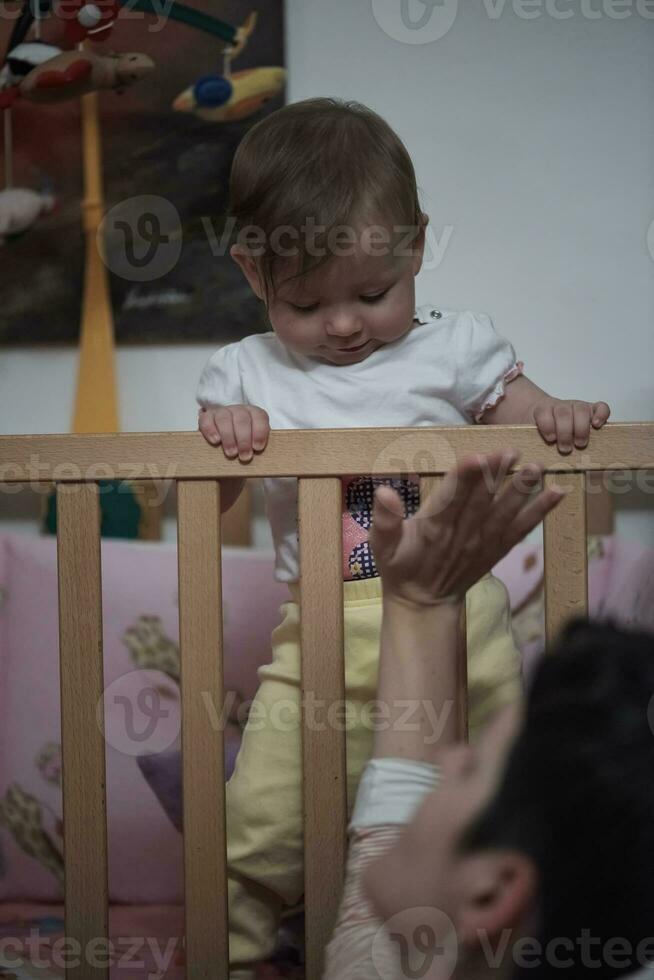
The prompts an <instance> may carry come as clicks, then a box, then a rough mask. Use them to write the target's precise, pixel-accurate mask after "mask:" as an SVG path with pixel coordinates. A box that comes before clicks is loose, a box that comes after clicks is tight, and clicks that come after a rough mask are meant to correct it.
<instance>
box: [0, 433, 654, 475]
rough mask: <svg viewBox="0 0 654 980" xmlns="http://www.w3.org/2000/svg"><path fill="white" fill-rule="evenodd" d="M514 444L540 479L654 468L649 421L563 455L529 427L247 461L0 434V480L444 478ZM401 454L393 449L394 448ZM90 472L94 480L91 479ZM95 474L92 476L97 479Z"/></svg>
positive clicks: (344, 437)
mask: <svg viewBox="0 0 654 980" xmlns="http://www.w3.org/2000/svg"><path fill="white" fill-rule="evenodd" d="M509 445H510V446H513V447H515V448H516V449H518V450H520V451H521V452H522V457H523V459H522V461H523V462H528V461H529V460H540V461H542V462H543V464H544V466H545V469H546V471H548V472H553V473H556V472H583V471H585V470H611V469H623V470H629V469H654V423H651V422H628V423H615V424H610V423H609V424H608V425H606V426H605V427H604V428H603V429H602V430H601V431H600V432H594V433H592V434H591V441H590V445H589V447H588V448H587V449H584V450H575V451H574V452H572V453H570V455H569V456H561V454H560V453H559V452H558V451H557V450H556V448H555V447H553V446H548V445H546V444H545V443H544V442H543V440H542V438H541V437H540V435H539V434H538V432H537V430H536V428H535V426H530V425H506V426H492V425H489V426H476V425H475V426H456V427H451V428H447V427H439V428H418V429H390V428H389V429H298V430H293V431H291V430H284V431H281V430H274V431H273V432H271V434H270V439H269V444H268V447H267V448H266V450H265V452H263V453H257V454H256V455H255V456H254V458H253V459H252V460H251V462H249V463H240V462H239V461H238V460H228V459H226V458H225V456H224V455H223V454H222V453H217V452H216V451H215V449H214V448H213V447H212V446H209V445H208V444H207V443H206V442H205V440H204V438H203V437H202V435H201V434H200V433H199V432H168V433H135V432H125V433H120V434H118V435H102V434H101V435H95V436H87V435H81V434H80V435H77V434H72V435H49V436H0V483H17V482H29V481H35V482H41V483H42V482H46V481H48V480H53V479H56V480H57V481H60V482H62V481H72V482H79V481H86V480H93V479H108V478H110V477H112V478H114V479H160V480H162V479H171V478H172V479H178V480H179V479H200V478H203V479H218V478H219V477H229V476H246V477H263V476H271V477H272V476H334V475H336V474H343V475H345V474H352V475H354V476H359V475H360V476H369V475H375V474H378V475H382V474H385V473H390V472H398V471H399V470H401V469H406V465H405V464H402V465H400V466H399V467H397V466H396V467H394V466H393V465H391V464H392V463H393V460H396V461H397V460H400V461H401V460H402V459H405V460H412V461H415V465H414V472H416V473H417V474H418V475H424V474H427V473H445V472H447V471H448V470H449V469H451V467H452V465H453V464H454V462H455V461H456V460H459V459H461V458H462V457H463V456H467V455H469V454H470V453H488V452H492V451H495V450H498V449H506V447H507V446H509ZM398 447H399V448H398ZM94 468H95V474H94ZM98 468H99V469H100V472H98Z"/></svg>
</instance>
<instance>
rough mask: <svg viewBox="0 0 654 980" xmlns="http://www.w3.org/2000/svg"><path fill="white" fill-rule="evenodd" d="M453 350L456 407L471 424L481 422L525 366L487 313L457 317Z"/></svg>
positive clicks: (468, 313) (467, 313)
mask: <svg viewBox="0 0 654 980" xmlns="http://www.w3.org/2000/svg"><path fill="white" fill-rule="evenodd" d="M455 347H456V370H457V380H456V394H457V401H458V406H459V408H460V409H461V410H462V411H463V412H464V413H465V414H466V415H467V416H468V418H469V419H470V420H471V421H473V422H480V421H481V419H482V416H483V414H484V412H486V411H487V410H488V409H489V408H492V407H493V406H494V405H497V403H498V402H499V401H500V399H501V398H503V396H504V392H505V388H506V385H507V384H508V383H509V382H510V381H513V379H514V378H517V376H518V375H519V374H522V369H523V366H524V365H523V362H522V361H518V360H516V355H515V351H514V349H513V347H512V345H511V344H510V343H509V341H508V340H505V338H504V337H501V336H500V335H499V334H498V333H497V332H496V331H495V327H494V326H493V322H492V320H491V318H490V317H489V316H487V314H486V313H471V312H465V313H461V314H460V315H459V319H458V323H457V325H456V334H455Z"/></svg>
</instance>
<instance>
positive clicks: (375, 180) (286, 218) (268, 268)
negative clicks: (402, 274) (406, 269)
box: [228, 98, 423, 299]
mask: <svg viewBox="0 0 654 980" xmlns="http://www.w3.org/2000/svg"><path fill="white" fill-rule="evenodd" d="M228 217H230V218H231V219H232V224H233V230H234V232H235V233H236V235H237V236H238V240H239V242H240V243H241V244H243V245H245V247H247V248H248V250H249V251H250V253H251V254H252V256H253V257H255V261H256V264H257V268H258V270H259V274H260V277H261V279H262V281H263V286H264V289H265V294H266V299H268V297H269V296H270V294H271V293H272V294H274V292H275V285H276V281H275V278H274V270H275V265H276V263H278V262H279V261H280V260H281V261H282V262H283V261H284V259H287V258H289V257H291V256H292V257H293V258H296V259H297V267H296V271H295V274H294V275H291V276H288V279H296V278H300V277H301V276H304V275H306V274H307V273H309V272H313V271H314V270H315V269H317V268H318V267H319V266H321V265H323V264H324V263H325V262H327V261H328V260H329V259H330V258H332V257H333V255H334V250H333V248H332V247H330V243H331V242H333V240H334V238H333V236H334V234H335V230H336V229H338V228H339V227H341V228H349V229H353V230H354V229H360V228H361V226H363V225H364V224H365V225H367V226H368V227H370V226H371V225H372V224H378V225H380V226H383V227H384V228H386V229H389V232H390V234H389V242H388V246H387V248H388V250H389V251H390V250H391V249H392V248H394V247H395V243H396V242H397V240H398V239H401V240H402V241H403V242H404V243H406V241H407V237H408V240H409V241H411V242H412V241H413V240H414V239H415V238H417V237H418V236H419V234H420V233H421V231H422V229H423V218H422V213H421V209H420V205H419V201H418V190H417V186H416V177H415V172H414V169H413V164H412V162H411V158H410V156H409V154H408V152H407V149H406V147H405V146H404V144H403V143H402V141H401V139H400V138H399V136H398V135H397V134H396V133H395V132H394V131H393V130H392V129H391V127H390V126H389V125H388V123H387V122H386V121H385V120H384V119H382V117H381V116H379V115H378V114H377V113H376V112H373V110H372V109H369V108H367V107H366V106H364V105H361V103H359V102H352V101H347V102H346V101H343V100H340V99H332V98H316V99H305V100H304V101H302V102H294V103H292V104H291V105H288V106H284V107H283V108H282V109H278V110H277V111H276V112H273V113H271V114H270V115H268V116H266V117H265V118H264V119H262V120H261V121H260V122H258V123H257V124H256V125H255V126H253V127H252V129H250V130H249V131H248V132H247V133H246V135H245V136H244V137H243V139H242V140H241V142H240V143H239V146H238V148H237V150H236V154H235V156H234V161H233V164H232V171H231V178H230V192H229V208H228ZM308 226H309V227H311V226H312V227H313V231H312V234H313V238H312V241H311V244H310V247H309V242H308V241H307V227H308ZM248 229H249V230H248ZM407 233H408V236H407ZM252 235H254V242H253V244H254V247H252V242H249V241H248V237H249V236H250V237H251V236H252ZM284 235H286V236H287V238H288V237H289V236H290V237H291V238H292V240H293V242H294V245H293V246H292V248H291V249H289V248H288V246H282V245H281V240H282V237H283V236H284ZM402 236H403V237H402ZM378 242H379V239H378ZM341 254H343V253H341ZM375 254H380V253H379V252H376V253H375Z"/></svg>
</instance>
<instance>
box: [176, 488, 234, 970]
mask: <svg viewBox="0 0 654 980" xmlns="http://www.w3.org/2000/svg"><path fill="white" fill-rule="evenodd" d="M177 494H178V496H177V500H178V504H177V534H178V564H179V642H180V685H181V702H182V759H183V763H182V765H183V805H184V877H185V920H186V976H187V978H188V980H216V978H217V977H227V975H228V972H229V971H228V953H229V934H228V924H227V923H228V919H227V871H226V858H225V762H224V754H223V752H224V749H223V744H224V731H223V730H222V729H221V728H220V727H219V726H217V725H216V724H215V722H213V723H212V718H215V717H216V716H218V717H219V718H221V717H222V716H223V711H222V708H223V703H224V689H223V638H222V578H221V554H220V485H219V483H218V482H217V481H215V480H199V481H184V480H182V481H180V482H179V484H178V489H177Z"/></svg>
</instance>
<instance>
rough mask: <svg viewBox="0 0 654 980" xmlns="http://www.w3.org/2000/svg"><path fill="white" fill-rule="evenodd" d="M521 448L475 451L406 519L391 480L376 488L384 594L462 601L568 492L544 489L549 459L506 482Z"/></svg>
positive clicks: (373, 540)
mask: <svg viewBox="0 0 654 980" xmlns="http://www.w3.org/2000/svg"><path fill="white" fill-rule="evenodd" d="M519 456H520V454H519V453H518V452H516V451H514V450H506V451H504V452H495V453H488V454H486V455H482V456H470V457H466V458H465V459H463V460H462V461H461V462H460V463H459V464H458V465H457V466H455V467H454V468H453V469H452V470H450V471H449V473H448V474H447V475H446V477H445V479H444V480H442V481H440V482H439V484H438V485H437V486H436V488H435V489H434V491H433V492H432V493H431V494H430V495H429V497H428V498H427V499H426V500H424V501H423V502H422V505H421V507H420V509H419V510H418V512H417V513H416V514H415V515H414V516H413V517H410V518H408V519H407V520H404V519H403V508H402V501H401V500H400V497H399V495H398V494H397V493H396V492H395V491H394V490H392V489H391V488H390V487H379V488H378V489H377V491H376V493H375V503H374V510H373V524H372V528H371V532H370V535H369V541H370V545H371V547H372V550H373V552H374V556H375V562H376V564H377V567H378V568H379V571H380V573H381V577H382V585H383V590H384V596H394V597H395V598H399V599H403V600H404V601H406V602H410V603H412V604H414V605H417V606H430V605H436V604H440V603H442V602H443V601H444V600H446V601H447V600H451V601H453V602H457V601H460V600H462V599H463V597H464V596H465V593H466V591H467V590H468V589H469V588H470V587H471V586H472V585H474V584H475V582H477V581H478V580H479V579H480V578H481V577H482V576H483V575H485V574H486V573H487V572H489V571H490V570H491V569H492V568H493V566H494V565H495V564H497V562H498V561H499V560H500V559H501V558H503V557H504V555H506V554H507V552H509V551H510V550H511V548H513V546H514V545H515V544H517V543H518V542H519V541H521V540H522V539H523V538H524V537H525V535H526V534H528V533H529V531H531V529H532V528H534V527H536V525H537V524H539V523H540V522H541V521H542V520H543V518H544V517H545V515H546V514H547V513H549V511H551V510H552V508H553V507H555V506H556V505H557V504H558V503H559V501H560V500H561V499H562V497H563V496H564V491H562V490H560V489H559V488H556V487H549V488H547V489H536V488H537V487H538V485H539V483H540V481H541V477H542V473H543V467H542V466H541V465H540V464H538V463H528V464H526V465H525V466H523V467H521V468H520V469H519V470H517V471H516V472H515V473H514V474H513V475H512V477H511V479H510V480H509V481H507V483H506V484H505V485H504V486H502V482H503V480H504V477H505V476H506V474H507V472H508V470H509V468H510V467H511V466H513V465H514V463H516V462H517V460H518V459H519Z"/></svg>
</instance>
